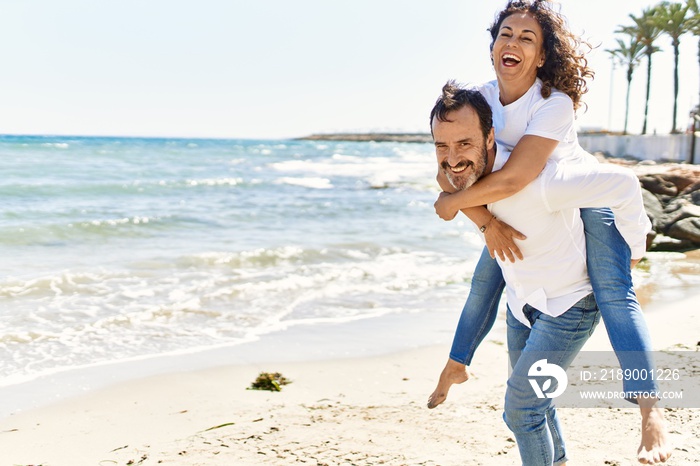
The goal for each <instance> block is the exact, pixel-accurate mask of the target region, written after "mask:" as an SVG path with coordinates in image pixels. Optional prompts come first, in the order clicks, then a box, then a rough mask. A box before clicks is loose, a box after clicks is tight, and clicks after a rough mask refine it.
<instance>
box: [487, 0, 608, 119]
mask: <svg viewBox="0 0 700 466" xmlns="http://www.w3.org/2000/svg"><path fill="white" fill-rule="evenodd" d="M513 13H530V14H531V15H532V16H533V17H534V18H535V20H537V22H538V23H539V25H540V27H541V28H542V33H543V35H544V37H543V41H542V46H543V48H544V53H545V61H544V65H543V66H542V67H541V68H539V69H538V70H537V77H538V78H540V79H541V80H542V84H543V85H542V97H544V98H545V99H546V98H547V97H549V96H550V95H551V94H552V88H556V89H558V90H560V91H561V92H563V93H565V94H566V95H568V96H569V97H571V100H572V101H573V102H574V110H577V109H578V108H579V107H580V106H581V104H582V102H581V96H583V94H585V93H586V92H588V87H587V83H586V80H588V79H593V76H594V74H595V73H594V72H593V70H592V69H591V68H589V67H588V60H586V57H585V53H584V51H583V50H582V49H583V48H584V46H585V48H586V49H587V50H586V52H588V51H590V50H591V49H592V47H591V45H590V44H589V43H588V42H586V41H585V40H583V39H581V38H580V37H579V36H577V35H575V34H574V33H572V32H571V31H570V30H569V27H568V24H567V21H566V18H564V16H562V15H561V14H560V13H559V12H557V11H554V9H553V8H552V3H551V2H550V1H548V0H529V1H512V0H511V1H509V2H508V4H507V5H506V7H505V8H504V9H503V10H502V11H501V12H500V13H498V14H497V15H496V18H495V20H494V22H493V24H492V25H491V27H490V28H489V32H490V33H491V49H493V44H494V42H495V41H496V38H497V37H498V31H499V30H500V28H501V23H503V20H505V19H506V18H507V17H508V16H510V15H512V14H513Z"/></svg>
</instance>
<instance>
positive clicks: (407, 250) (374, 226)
mask: <svg viewBox="0 0 700 466" xmlns="http://www.w3.org/2000/svg"><path fill="white" fill-rule="evenodd" d="M0 164H1V165H2V167H3V169H2V170H3V176H2V177H0V198H1V199H2V209H0V257H1V258H2V260H1V261H0V374H2V379H0V384H2V385H8V384H16V383H19V382H22V381H26V380H30V379H32V378H36V377H38V376H41V375H46V374H50V373H53V372H56V371H63V370H68V369H72V368H76V367H83V366H88V365H95V364H102V363H109V362H114V361H121V360H128V359H133V358H143V357H149V356H156V355H161V354H171V353H177V352H192V351H198V350H202V349H205V348H210V347H213V346H221V345H236V344H239V343H242V342H247V341H251V340H253V339H256V338H258V337H260V336H261V335H264V334H266V333H269V332H272V331H279V330H284V329H287V328H291V327H293V326H295V325H298V324H306V325H315V324H320V323H328V322H343V321H350V320H356V319H368V318H373V317H377V316H382V315H387V314H405V313H420V312H422V311H425V310H426V309H435V308H440V307H442V308H448V307H449V308H451V309H453V308H455V307H456V309H455V313H457V312H458V311H459V308H460V307H461V302H462V301H463V299H464V296H465V292H466V289H467V288H466V287H465V283H468V281H469V277H470V276H471V271H472V269H473V267H474V263H475V261H476V260H477V258H478V253H479V251H480V245H479V239H478V237H477V236H476V235H475V233H474V232H473V230H472V229H471V228H468V227H467V225H465V222H464V221H455V222H451V223H445V222H443V221H442V220H440V219H439V218H437V216H436V215H435V214H434V212H433V207H432V204H433V202H434V199H435V197H436V193H437V190H436V186H435V182H434V155H433V150H432V146H431V145H429V144H405V143H404V144H399V143H349V142H311V141H295V140H288V141H286V140H285V141H255V140H185V139H137V138H133V139H132V138H78V137H25V136H22V137H20V136H4V137H0Z"/></svg>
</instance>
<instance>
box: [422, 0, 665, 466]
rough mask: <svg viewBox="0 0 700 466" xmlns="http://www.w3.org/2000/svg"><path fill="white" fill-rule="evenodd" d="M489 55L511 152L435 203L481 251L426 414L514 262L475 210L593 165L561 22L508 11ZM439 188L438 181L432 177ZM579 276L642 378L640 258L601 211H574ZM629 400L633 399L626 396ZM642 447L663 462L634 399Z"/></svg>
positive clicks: (660, 440)
mask: <svg viewBox="0 0 700 466" xmlns="http://www.w3.org/2000/svg"><path fill="white" fill-rule="evenodd" d="M490 33H491V37H492V43H491V52H492V61H493V64H494V69H495V72H496V77H497V80H496V81H494V82H490V83H486V84H484V85H482V86H480V88H479V90H480V91H481V92H482V93H483V94H484V96H485V97H486V99H487V100H488V101H489V103H490V105H491V106H492V109H493V111H494V127H495V130H496V140H497V141H498V142H499V143H500V144H501V145H503V146H505V147H506V148H507V149H509V150H512V153H511V155H510V157H509V158H508V159H507V160H502V157H501V158H498V156H497V161H496V166H495V167H494V169H498V168H501V167H502V168H501V169H500V170H498V171H496V172H494V173H492V174H491V175H489V176H487V177H484V178H483V179H482V180H481V181H479V182H477V183H476V184H474V185H473V186H472V187H471V188H470V189H468V190H466V191H460V192H458V193H454V194H452V195H450V196H442V197H441V198H440V199H439V200H438V201H437V202H436V205H435V207H436V211H437V212H438V214H439V215H440V217H441V218H443V219H446V220H449V219H452V218H454V216H455V215H456V214H457V212H458V211H459V210H463V212H464V213H465V214H467V216H468V217H469V218H470V219H471V220H472V221H473V222H474V223H475V224H476V225H477V226H480V230H481V231H482V232H484V235H485V238H486V242H487V249H485V250H484V252H483V253H482V257H481V259H480V261H479V263H478V265H477V268H476V270H475V273H474V277H473V280H472V287H471V291H470V294H469V298H468V299H467V302H466V304H465V307H464V309H463V311H462V315H461V317H460V321H459V324H458V328H457V331H456V333H455V338H454V342H453V345H452V350H451V352H450V359H449V360H448V363H447V365H446V366H445V369H444V370H443V372H442V374H441V376H440V381H439V383H438V386H437V388H436V390H435V392H434V393H433V394H432V395H431V397H430V399H429V402H428V406H429V407H431V408H434V407H435V406H437V405H438V404H440V403H441V402H442V401H444V399H445V397H446V396H447V391H448V390H449V388H450V386H451V385H452V384H453V383H461V382H464V381H465V380H467V378H468V375H467V372H466V365H468V364H469V363H470V362H471V359H472V357H473V354H474V351H475V349H476V347H477V346H478V344H479V343H480V342H481V340H482V339H483V338H484V336H485V335H486V333H488V331H489V330H490V328H491V326H492V325H493V322H494V320H495V317H496V311H497V307H498V301H499V299H500V295H501V292H502V290H503V278H502V275H501V272H500V269H499V267H498V265H497V264H496V262H495V260H494V259H493V257H494V255H495V254H498V255H499V257H500V258H501V259H504V258H505V257H508V258H509V259H510V260H511V261H512V260H514V258H515V257H520V258H521V256H520V252H519V250H518V248H517V245H516V244H515V243H514V241H513V240H512V238H515V239H519V240H523V239H525V238H524V236H523V235H522V234H520V233H519V232H517V231H515V230H513V229H512V228H510V227H509V226H508V225H504V224H503V223H502V222H500V221H499V220H498V219H497V218H494V217H492V216H491V214H489V213H488V211H487V210H486V208H485V207H483V205H484V204H487V203H491V202H495V201H498V200H500V199H503V198H506V197H508V196H510V195H512V194H514V193H516V192H518V191H520V190H521V189H522V188H523V187H524V186H526V185H527V184H529V183H530V182H531V181H532V180H534V179H535V178H536V177H537V176H538V174H539V173H540V171H541V170H542V168H543V166H544V164H545V162H546V161H547V159H549V158H550V157H551V158H553V159H554V160H557V161H559V162H560V163H595V159H594V158H593V157H592V156H591V155H590V154H587V153H586V152H585V151H584V150H583V149H582V148H581V147H580V145H579V144H578V140H577V136H576V132H575V129H574V126H573V120H574V111H575V110H576V109H578V108H579V107H580V105H581V96H582V95H583V94H584V93H585V92H586V79H589V78H592V76H593V73H592V71H591V70H590V69H589V68H588V66H587V62H586V59H585V57H584V55H583V54H582V53H581V52H580V51H579V48H580V46H581V41H580V39H578V38H577V37H576V36H575V35H574V34H572V33H571V32H570V31H569V30H568V29H567V26H566V22H565V20H564V18H563V17H562V16H561V15H560V14H558V13H557V12H555V11H554V10H553V9H552V8H551V5H550V4H549V2H546V1H537V0H535V1H532V2H529V1H518V2H513V1H511V2H509V3H508V5H507V6H506V8H505V9H504V10H503V11H501V12H500V13H499V14H498V15H497V17H496V20H495V22H494V23H493V25H492V26H491V28H490ZM438 181H439V182H440V185H441V187H442V188H443V189H445V190H448V189H449V188H448V186H449V184H448V183H446V182H445V181H446V180H443V179H441V177H440V176H439V177H438ZM581 217H582V219H583V221H584V225H585V233H586V242H587V251H586V253H587V258H588V270H589V275H590V279H591V282H592V284H593V289H594V294H595V297H596V300H597V303H598V306H599V308H600V311H601V315H602V317H603V321H604V322H605V325H606V328H607V330H608V335H609V338H610V341H611V343H612V346H613V348H614V349H615V352H616V354H617V356H618V359H619V361H620V364H621V367H622V368H623V369H634V368H636V369H643V368H646V369H647V370H650V369H651V368H652V363H651V360H650V358H649V355H650V351H651V343H650V339H649V335H648V330H647V327H646V322H645V320H644V317H643V314H642V312H641V308H640V306H639V303H638V302H637V299H636V296H635V294H634V290H633V287H632V279H631V273H630V264H631V263H632V262H634V263H636V261H638V259H640V258H641V257H642V255H643V253H644V251H630V249H629V247H628V246H627V245H626V243H625V242H624V240H623V239H622V237H621V236H620V234H619V232H618V231H617V229H616V228H615V227H614V222H613V218H612V214H611V212H610V211H609V209H582V210H581ZM624 390H625V391H626V392H627V393H638V394H643V393H653V392H656V385H655V382H654V381H653V380H636V381H635V380H628V381H625V385H624ZM631 399H632V400H634V398H633V397H631ZM639 400H640V403H639V404H640V409H641V411H642V442H641V445H640V448H639V452H638V453H639V460H640V462H643V463H652V464H653V463H654V462H656V461H665V459H666V458H667V457H668V456H669V455H670V450H669V448H668V446H667V444H666V440H665V431H664V427H663V414H662V412H661V410H660V409H659V408H658V407H656V405H655V404H654V403H653V401H654V400H649V399H646V398H645V399H643V398H639Z"/></svg>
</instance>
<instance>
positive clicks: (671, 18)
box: [655, 0, 694, 133]
mask: <svg viewBox="0 0 700 466" xmlns="http://www.w3.org/2000/svg"><path fill="white" fill-rule="evenodd" d="M693 1H694V0H693ZM688 8H689V5H683V4H681V3H672V2H666V1H664V2H661V3H659V4H658V5H657V6H656V13H657V14H656V15H655V21H656V22H657V26H658V27H659V29H661V31H662V33H663V34H666V35H668V36H670V37H671V45H673V60H674V61H673V125H672V126H671V133H676V132H678V130H677V128H676V116H677V115H676V114H677V113H678V48H679V46H680V45H681V39H680V38H681V36H682V35H683V34H685V33H686V32H689V31H690V29H691V27H692V24H691V21H690V20H689V19H688V18H687V17H686V16H687V14H688Z"/></svg>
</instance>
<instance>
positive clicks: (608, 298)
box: [450, 209, 657, 393]
mask: <svg viewBox="0 0 700 466" xmlns="http://www.w3.org/2000/svg"><path fill="white" fill-rule="evenodd" d="M581 219H582V220H583V225H584V231H585V234H586V255H587V259H588V275H589V277H590V279H591V285H592V286H593V293H594V294H595V297H596V301H597V303H598V307H599V308H600V313H601V315H602V317H603V322H604V323H605V328H606V329H607V332H608V338H609V339H610V343H611V344H612V347H613V349H614V350H615V354H616V356H617V358H618V361H619V362H620V366H621V367H622V369H623V370H627V369H629V370H630V371H631V370H632V369H639V370H644V369H645V370H646V371H647V372H646V373H651V371H652V369H653V361H652V357H651V339H650V337H649V330H648V328H647V324H646V320H645V319H644V315H643V313H642V309H641V307H640V305H639V302H638V301H637V296H636V294H635V293H634V288H633V285H632V274H631V272H630V249H629V246H628V245H627V243H626V242H625V240H624V239H623V238H622V236H621V235H620V233H619V232H618V231H617V228H616V227H615V223H614V216H613V213H612V211H611V210H610V209H581ZM526 241H527V240H526ZM553 266H554V264H553ZM504 286H505V283H504V282H503V274H502V273H501V269H500V267H499V266H498V263H497V262H496V260H495V259H491V257H490V256H489V253H488V250H487V249H486V248H484V251H483V252H482V254H481V258H480V260H479V263H478V264H477V266H476V270H475V271H474V276H473V277H472V285H471V290H470V291H469V297H468V298H467V302H466V303H465V305H464V308H463V309H462V314H461V316H460V318H459V323H458V324H457V330H456V332H455V336H454V340H453V342H452V349H451V351H450V359H452V360H454V361H457V362H459V363H462V364H466V365H469V364H471V361H472V358H473V357H474V351H476V348H477V347H478V346H479V344H480V343H481V341H482V340H483V339H484V337H485V336H486V334H487V333H488V332H489V331H490V330H491V327H493V323H494V322H495V320H496V315H497V313H498V302H499V300H500V298H501V294H502V293H503V287H504ZM623 389H624V390H625V391H626V392H628V393H630V392H641V393H653V392H656V391H657V386H656V381H654V380H625V381H624V382H623Z"/></svg>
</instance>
